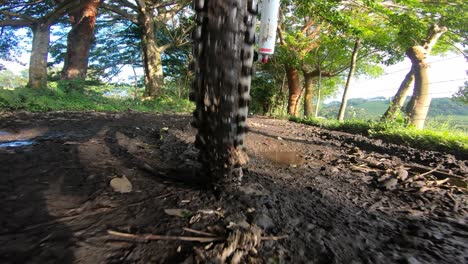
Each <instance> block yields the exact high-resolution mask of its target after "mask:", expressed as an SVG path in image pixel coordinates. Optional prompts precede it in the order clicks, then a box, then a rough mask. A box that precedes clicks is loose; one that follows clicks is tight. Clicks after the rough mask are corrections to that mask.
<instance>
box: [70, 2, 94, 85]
mask: <svg viewBox="0 0 468 264" xmlns="http://www.w3.org/2000/svg"><path fill="white" fill-rule="evenodd" d="M78 2H81V3H82V5H81V8H80V9H77V10H73V11H72V12H70V13H69V14H68V15H69V20H70V23H71V26H72V27H71V30H70V32H69V33H68V38H67V53H66V56H65V62H64V66H63V71H62V79H64V80H73V79H77V80H82V81H84V80H85V78H86V72H87V70H88V57H89V50H90V47H91V44H92V42H93V39H94V26H95V23H96V17H97V14H98V8H99V5H100V4H101V2H102V0H81V1H78Z"/></svg>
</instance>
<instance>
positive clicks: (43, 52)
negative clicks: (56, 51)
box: [0, 0, 80, 89]
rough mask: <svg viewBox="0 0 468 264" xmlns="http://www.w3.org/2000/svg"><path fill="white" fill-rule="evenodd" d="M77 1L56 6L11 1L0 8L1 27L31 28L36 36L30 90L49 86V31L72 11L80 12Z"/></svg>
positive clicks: (33, 46) (31, 58)
mask: <svg viewBox="0 0 468 264" xmlns="http://www.w3.org/2000/svg"><path fill="white" fill-rule="evenodd" d="M79 6H80V3H77V2H76V1H71V0H68V1H63V3H60V4H58V5H56V4H55V3H54V2H53V1H47V0H44V1H38V2H37V3H36V2H35V3H31V2H29V1H21V0H20V1H10V2H8V3H5V4H3V5H2V7H1V8H0V18H1V20H0V27H2V28H3V27H12V28H21V27H28V28H30V29H31V31H32V34H33V41H32V49H31V56H30V61H29V81H28V86H29V87H31V88H35V89H38V88H41V87H44V86H46V84H47V57H48V50H49V44H50V27H51V26H52V24H54V23H55V22H56V21H57V20H58V19H59V18H60V17H62V16H63V15H64V14H65V13H67V12H69V11H70V10H75V9H76V8H79Z"/></svg>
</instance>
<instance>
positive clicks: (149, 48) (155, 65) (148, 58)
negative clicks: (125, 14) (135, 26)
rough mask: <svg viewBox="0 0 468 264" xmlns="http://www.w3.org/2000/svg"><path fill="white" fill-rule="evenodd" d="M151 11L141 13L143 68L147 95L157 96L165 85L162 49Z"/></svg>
mask: <svg viewBox="0 0 468 264" xmlns="http://www.w3.org/2000/svg"><path fill="white" fill-rule="evenodd" d="M151 14H152V13H151V12H149V11H148V12H145V14H140V19H139V20H140V27H141V29H142V34H143V36H142V46H143V47H142V48H143V69H144V72H145V96H148V97H157V96H158V95H159V90H160V88H161V87H162V86H163V85H164V74H163V68H162V60H161V54H162V50H161V49H160V48H159V47H158V45H157V43H156V38H155V29H154V23H153V20H152V19H151V17H150V15H151Z"/></svg>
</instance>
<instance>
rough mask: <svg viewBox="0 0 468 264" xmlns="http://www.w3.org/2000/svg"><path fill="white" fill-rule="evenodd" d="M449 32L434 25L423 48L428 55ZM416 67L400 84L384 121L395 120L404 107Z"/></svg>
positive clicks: (412, 68) (384, 116)
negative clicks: (443, 35)
mask: <svg viewBox="0 0 468 264" xmlns="http://www.w3.org/2000/svg"><path fill="white" fill-rule="evenodd" d="M446 31H447V28H446V27H442V28H441V27H439V26H438V25H435V24H434V25H432V26H431V28H430V29H429V32H428V35H427V38H426V39H425V40H424V41H423V44H422V47H423V48H424V49H425V50H426V54H428V55H429V54H430V53H431V51H432V48H433V47H434V45H435V44H436V43H437V40H439V38H440V37H441V36H442V34H444V33H445V32H446ZM414 74H415V73H414V67H411V69H410V71H409V72H408V73H407V74H406V76H405V78H404V79H403V82H402V83H401V84H400V87H399V88H398V91H397V93H396V94H395V96H394V97H393V99H392V102H391V103H390V105H389V107H388V109H387V110H386V111H385V113H384V115H383V117H382V119H383V120H393V119H394V118H395V117H396V115H397V113H398V111H399V110H400V109H401V107H403V104H404V103H405V100H406V97H407V96H408V93H409V92H410V90H411V89H410V88H411V85H412V84H413V82H414Z"/></svg>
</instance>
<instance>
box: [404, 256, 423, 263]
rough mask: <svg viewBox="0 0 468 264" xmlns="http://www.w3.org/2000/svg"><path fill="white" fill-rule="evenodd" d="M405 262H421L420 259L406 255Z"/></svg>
mask: <svg viewBox="0 0 468 264" xmlns="http://www.w3.org/2000/svg"><path fill="white" fill-rule="evenodd" d="M406 263H408V264H421V261H419V260H417V259H416V258H415V257H413V256H411V257H407V258H406Z"/></svg>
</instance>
